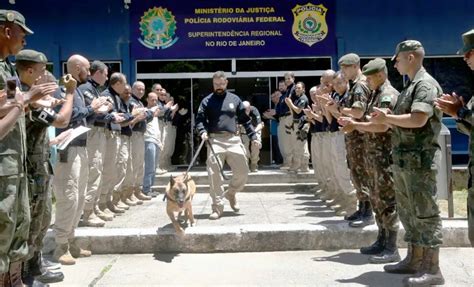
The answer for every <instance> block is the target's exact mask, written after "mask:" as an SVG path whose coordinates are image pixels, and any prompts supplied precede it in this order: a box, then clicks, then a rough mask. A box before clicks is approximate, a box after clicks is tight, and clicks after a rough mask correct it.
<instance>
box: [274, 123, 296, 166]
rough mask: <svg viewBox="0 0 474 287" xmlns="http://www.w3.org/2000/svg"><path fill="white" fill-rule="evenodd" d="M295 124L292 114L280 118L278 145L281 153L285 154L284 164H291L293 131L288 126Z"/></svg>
mask: <svg viewBox="0 0 474 287" xmlns="http://www.w3.org/2000/svg"><path fill="white" fill-rule="evenodd" d="M292 124H293V117H292V116H291V115H289V116H284V117H281V118H280V123H279V124H278V130H277V132H278V147H279V148H280V152H281V155H282V156H283V165H285V166H290V165H291V160H290V154H289V151H290V144H291V132H289V131H287V126H291V125H292Z"/></svg>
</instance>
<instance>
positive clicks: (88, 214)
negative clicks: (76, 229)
mask: <svg viewBox="0 0 474 287" xmlns="http://www.w3.org/2000/svg"><path fill="white" fill-rule="evenodd" d="M104 225H105V221H103V220H102V219H100V218H99V217H98V216H97V215H96V214H95V212H94V210H93V209H92V210H85V209H84V212H83V213H82V226H89V227H104Z"/></svg>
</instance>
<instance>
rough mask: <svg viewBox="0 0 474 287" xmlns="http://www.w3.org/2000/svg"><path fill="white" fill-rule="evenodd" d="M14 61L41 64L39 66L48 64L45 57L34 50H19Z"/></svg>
mask: <svg viewBox="0 0 474 287" xmlns="http://www.w3.org/2000/svg"><path fill="white" fill-rule="evenodd" d="M15 59H16V60H17V61H30V62H35V63H41V64H46V63H48V58H46V56H45V55H44V54H43V53H41V52H38V51H35V50H29V49H25V50H21V51H20V52H19V53H18V54H17V55H16V56H15Z"/></svg>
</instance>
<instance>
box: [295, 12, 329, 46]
mask: <svg viewBox="0 0 474 287" xmlns="http://www.w3.org/2000/svg"><path fill="white" fill-rule="evenodd" d="M291 11H292V12H293V17H294V21H293V27H292V33H293V37H295V39H296V40H298V41H299V42H302V43H304V44H306V45H308V46H310V47H311V46H312V45H314V44H316V43H318V42H321V41H322V40H324V39H325V38H326V36H327V34H328V25H327V23H326V13H327V11H328V9H327V8H326V7H324V5H323V4H319V5H314V4H311V3H308V4H306V5H303V6H301V5H296V6H295V7H294V8H293V9H291Z"/></svg>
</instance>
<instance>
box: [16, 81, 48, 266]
mask: <svg viewBox="0 0 474 287" xmlns="http://www.w3.org/2000/svg"><path fill="white" fill-rule="evenodd" d="M28 90H29V87H28V86H26V85H24V84H22V91H28ZM55 114H56V113H55V112H54V111H53V110H51V109H39V110H31V111H30V112H29V113H28V116H27V118H26V132H27V134H28V138H27V141H26V146H27V155H28V156H27V159H26V166H27V169H28V176H27V179H28V191H29V197H30V213H31V225H30V234H29V236H28V247H29V255H30V256H29V257H31V256H32V255H33V253H34V252H40V251H41V249H42V247H43V238H44V237H45V236H46V232H47V231H48V227H49V224H50V223H51V208H52V207H51V206H52V201H51V199H52V198H51V175H52V174H53V168H52V166H51V163H50V162H49V158H50V149H49V137H48V130H47V128H48V127H49V126H50V125H51V124H52V122H54V119H55Z"/></svg>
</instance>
